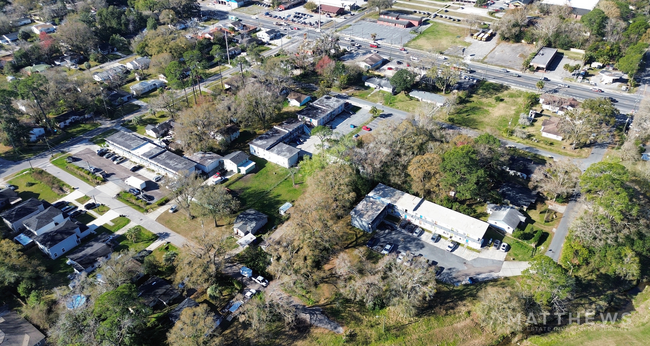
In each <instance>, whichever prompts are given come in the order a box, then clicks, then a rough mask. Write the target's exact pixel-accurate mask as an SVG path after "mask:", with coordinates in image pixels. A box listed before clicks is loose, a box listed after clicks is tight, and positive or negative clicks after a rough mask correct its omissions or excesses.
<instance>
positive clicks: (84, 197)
mask: <svg viewBox="0 0 650 346" xmlns="http://www.w3.org/2000/svg"><path fill="white" fill-rule="evenodd" d="M76 201H77V202H79V203H81V204H86V202H88V201H90V197H88V196H81V197H79V198H77V199H76Z"/></svg>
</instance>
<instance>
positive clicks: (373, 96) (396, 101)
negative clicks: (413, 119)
mask: <svg viewBox="0 0 650 346" xmlns="http://www.w3.org/2000/svg"><path fill="white" fill-rule="evenodd" d="M350 95H351V96H354V97H358V98H361V99H365V100H368V101H370V102H374V103H379V104H382V105H384V106H388V107H393V108H396V109H399V110H401V111H405V112H410V113H413V112H415V111H416V110H417V109H418V108H419V107H420V106H421V105H422V104H421V103H420V101H418V100H417V99H414V98H411V97H410V96H408V95H406V94H404V93H399V94H397V95H392V94H391V93H389V92H386V91H381V90H379V91H375V90H374V89H367V90H361V91H355V92H352V93H350Z"/></svg>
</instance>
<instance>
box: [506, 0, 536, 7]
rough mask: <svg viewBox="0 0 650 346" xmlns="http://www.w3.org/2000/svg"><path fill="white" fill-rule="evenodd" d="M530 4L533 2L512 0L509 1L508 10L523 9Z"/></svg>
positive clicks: (530, 0) (529, 0)
mask: <svg viewBox="0 0 650 346" xmlns="http://www.w3.org/2000/svg"><path fill="white" fill-rule="evenodd" d="M532 3H533V0H514V1H511V2H510V3H509V4H508V8H509V9H515V8H523V7H526V6H528V5H529V4H532Z"/></svg>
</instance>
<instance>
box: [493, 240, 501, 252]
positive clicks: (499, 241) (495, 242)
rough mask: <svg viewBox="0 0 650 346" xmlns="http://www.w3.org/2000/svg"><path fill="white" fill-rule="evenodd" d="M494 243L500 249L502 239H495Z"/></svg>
mask: <svg viewBox="0 0 650 346" xmlns="http://www.w3.org/2000/svg"><path fill="white" fill-rule="evenodd" d="M493 244H494V248H495V249H497V250H498V249H499V247H500V246H501V240H499V239H494V243H493Z"/></svg>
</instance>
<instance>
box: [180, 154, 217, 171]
mask: <svg viewBox="0 0 650 346" xmlns="http://www.w3.org/2000/svg"><path fill="white" fill-rule="evenodd" d="M186 158H188V159H189V160H192V161H193V162H196V168H198V169H200V170H201V171H203V172H205V173H210V172H213V171H214V170H217V169H221V168H223V156H221V155H219V154H215V153H211V152H209V151H198V152H196V153H194V154H192V155H190V156H186Z"/></svg>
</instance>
